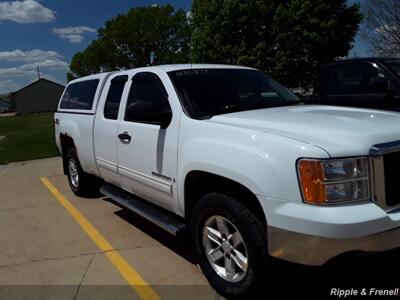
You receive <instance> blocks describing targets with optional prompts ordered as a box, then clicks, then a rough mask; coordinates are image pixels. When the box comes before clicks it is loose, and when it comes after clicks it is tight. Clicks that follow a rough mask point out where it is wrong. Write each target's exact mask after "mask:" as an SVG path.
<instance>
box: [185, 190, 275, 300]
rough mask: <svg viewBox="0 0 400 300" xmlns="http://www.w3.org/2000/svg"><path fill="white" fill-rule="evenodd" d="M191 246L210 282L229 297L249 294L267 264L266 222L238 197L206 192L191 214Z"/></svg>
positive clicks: (261, 278)
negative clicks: (192, 244) (193, 247)
mask: <svg viewBox="0 0 400 300" xmlns="http://www.w3.org/2000/svg"><path fill="white" fill-rule="evenodd" d="M192 216H193V217H192V229H193V239H194V246H195V250H196V253H197V257H198V261H199V264H200V267H201V269H202V271H203V273H204V274H205V276H206V277H207V279H208V281H209V282H210V285H211V286H212V287H213V288H214V289H215V290H216V291H217V292H218V293H219V294H221V295H222V296H224V297H226V298H229V299H240V298H246V297H251V295H252V293H253V292H255V291H256V289H257V286H258V285H259V283H260V282H262V281H263V280H266V278H264V274H265V268H266V267H267V264H268V250H267V249H268V248H267V237H266V225H265V224H263V223H262V222H261V221H260V220H259V218H258V217H257V216H256V215H255V214H254V213H253V212H252V211H251V210H249V209H248V208H247V207H246V206H244V205H243V204H242V203H240V202H239V201H238V200H236V199H234V198H232V197H229V196H226V195H223V194H219V193H210V194H208V195H206V196H205V197H204V198H203V199H202V200H200V202H199V203H198V205H197V206H196V207H195V209H194V211H193V214H192Z"/></svg>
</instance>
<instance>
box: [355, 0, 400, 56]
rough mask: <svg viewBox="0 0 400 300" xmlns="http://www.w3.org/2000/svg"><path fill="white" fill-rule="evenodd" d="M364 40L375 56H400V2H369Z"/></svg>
mask: <svg viewBox="0 0 400 300" xmlns="http://www.w3.org/2000/svg"><path fill="white" fill-rule="evenodd" d="M365 11H366V14H365V22H364V26H363V30H362V37H363V39H364V40H365V41H366V42H367V43H368V44H369V45H370V50H371V52H372V53H373V54H377V55H382V56H400V1H399V0H368V1H367V3H366V4H365Z"/></svg>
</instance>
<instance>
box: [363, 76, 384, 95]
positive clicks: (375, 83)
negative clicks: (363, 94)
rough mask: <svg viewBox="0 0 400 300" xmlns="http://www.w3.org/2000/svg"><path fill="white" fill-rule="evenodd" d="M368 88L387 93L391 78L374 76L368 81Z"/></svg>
mask: <svg viewBox="0 0 400 300" xmlns="http://www.w3.org/2000/svg"><path fill="white" fill-rule="evenodd" d="M368 88H369V89H370V90H371V91H373V92H377V93H385V92H387V90H388V88H389V80H387V79H386V78H383V77H379V76H376V77H372V78H371V79H370V80H369V82H368Z"/></svg>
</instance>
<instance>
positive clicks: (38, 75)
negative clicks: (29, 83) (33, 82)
mask: <svg viewBox="0 0 400 300" xmlns="http://www.w3.org/2000/svg"><path fill="white" fill-rule="evenodd" d="M36 69H37V77H38V80H40V70H39V66H37V67H36Z"/></svg>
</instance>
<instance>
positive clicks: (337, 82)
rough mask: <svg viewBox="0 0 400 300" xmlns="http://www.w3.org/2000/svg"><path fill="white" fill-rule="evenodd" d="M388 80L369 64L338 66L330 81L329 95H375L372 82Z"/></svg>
mask: <svg viewBox="0 0 400 300" xmlns="http://www.w3.org/2000/svg"><path fill="white" fill-rule="evenodd" d="M375 78H386V77H385V75H384V74H383V73H382V72H381V71H380V70H379V69H378V67H376V66H374V65H373V64H371V63H368V62H360V63H358V62H356V63H347V64H343V65H337V66H336V68H335V71H334V72H333V74H332V77H331V78H330V81H329V86H328V90H327V94H328V95H345V94H374V93H376V91H375V90H374V89H373V88H371V81H372V80H374V79H375Z"/></svg>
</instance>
